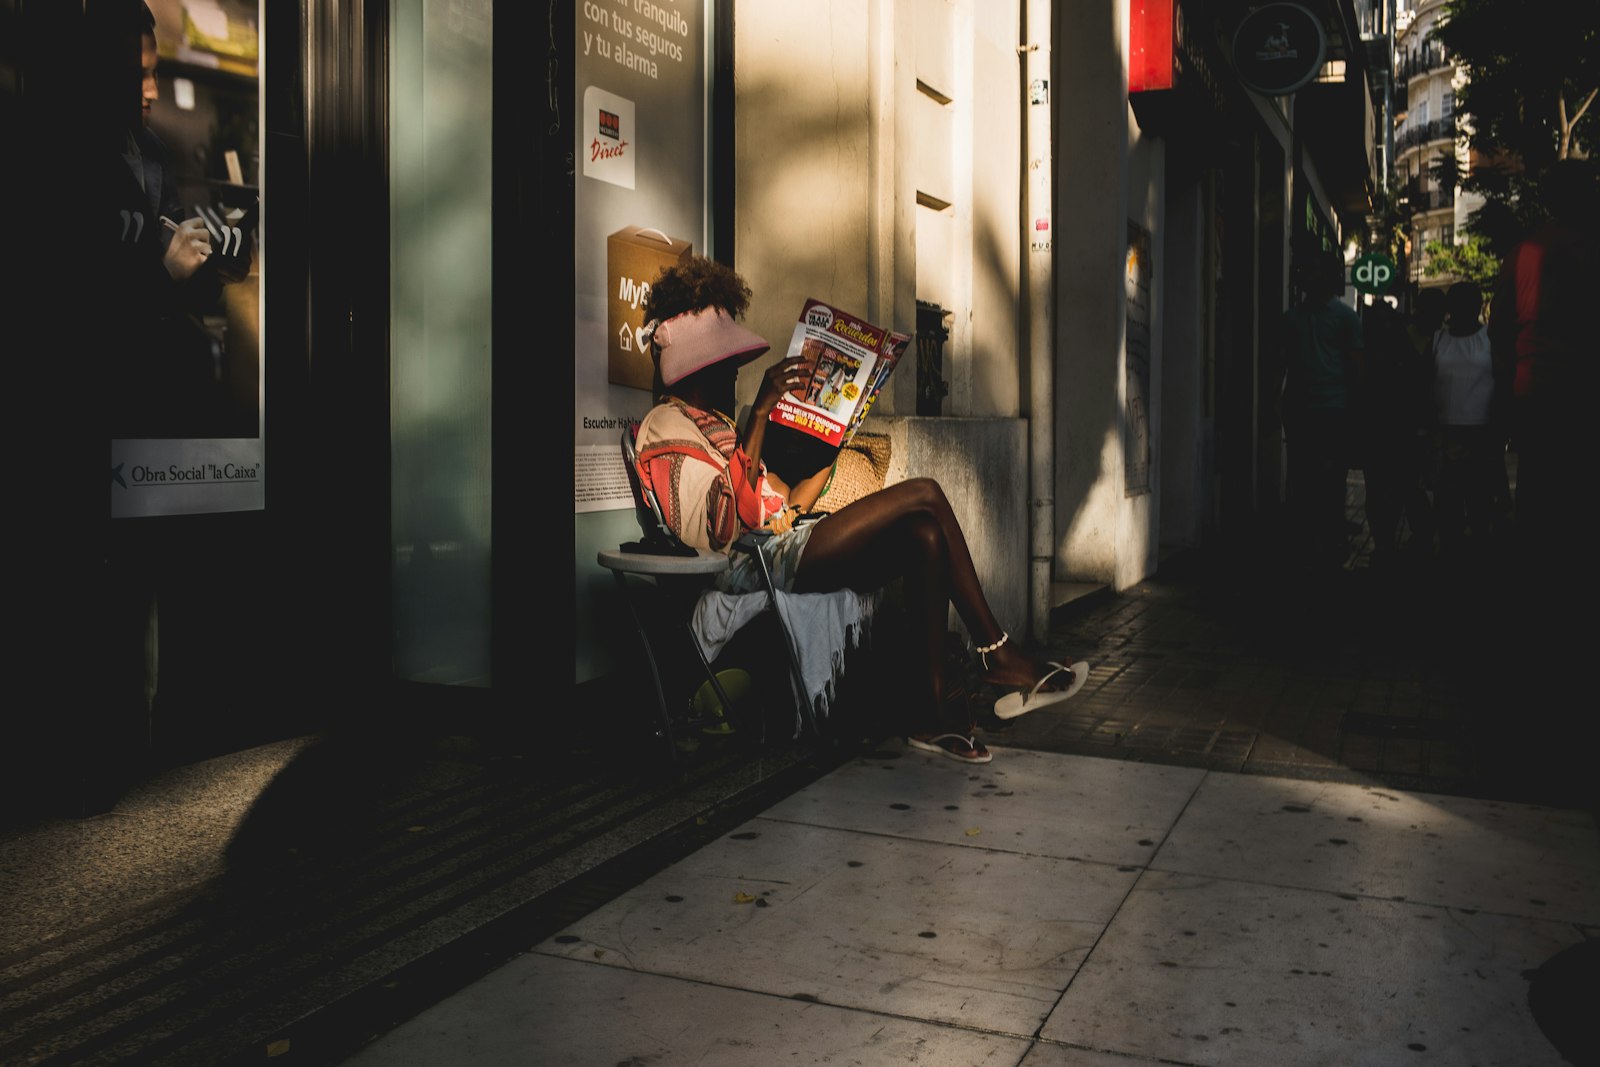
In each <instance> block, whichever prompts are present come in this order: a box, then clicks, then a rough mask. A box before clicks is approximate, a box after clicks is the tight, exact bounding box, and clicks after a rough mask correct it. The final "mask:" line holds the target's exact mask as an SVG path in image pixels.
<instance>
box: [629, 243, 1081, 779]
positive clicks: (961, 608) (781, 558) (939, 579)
mask: <svg viewBox="0 0 1600 1067" xmlns="http://www.w3.org/2000/svg"><path fill="white" fill-rule="evenodd" d="M749 299H750V291H749V289H748V288H747V287H746V285H745V283H744V280H743V279H742V278H741V277H740V276H739V275H738V274H736V273H735V272H734V271H733V270H732V269H731V268H729V267H726V266H724V265H722V264H720V263H716V262H714V261H712V260H710V259H706V258H703V257H693V258H691V259H689V260H686V261H684V262H683V263H681V264H679V265H678V266H676V267H673V268H670V269H668V270H667V271H665V272H664V273H663V274H662V275H661V276H660V277H658V278H657V280H656V281H655V283H654V284H653V285H652V286H651V288H650V296H649V302H648V305H647V307H646V319H647V320H649V321H650V322H652V323H653V324H657V325H656V326H655V329H654V332H653V335H652V341H651V349H652V353H653V356H654V358H655V360H656V364H657V373H658V377H659V379H660V382H661V385H662V389H661V391H660V392H661V396H660V400H659V402H658V403H657V404H656V406H655V407H654V408H652V409H651V410H650V412H649V414H647V415H646V416H645V418H644V421H643V422H642V423H641V424H640V426H639V433H638V443H639V450H640V457H641V465H642V467H643V468H644V469H643V470H642V471H641V476H642V478H643V479H644V480H645V481H646V482H647V483H648V484H650V485H653V486H654V487H655V488H656V491H657V494H658V495H659V496H660V497H661V499H662V503H663V507H664V510H665V511H666V515H667V521H668V522H669V524H671V526H672V528H673V530H674V532H676V533H677V534H678V536H679V537H680V538H681V539H682V540H683V541H685V542H686V543H688V544H690V545H694V546H695V547H697V548H701V549H707V550H711V551H717V552H726V551H728V549H729V546H730V545H731V544H732V543H733V541H734V540H736V539H737V538H738V537H739V536H740V535H741V534H742V533H743V532H744V531H745V530H750V529H756V528H760V527H770V528H772V529H774V530H776V531H778V532H777V534H776V536H775V537H774V539H773V542H772V544H771V546H770V548H769V558H770V560H771V564H772V569H773V573H774V578H775V580H776V581H777V582H778V584H779V585H780V587H781V588H783V589H784V590H785V591H789V592H796V593H812V592H831V591H834V590H839V589H846V588H848V589H853V590H856V591H858V592H863V593H868V592H873V591H875V590H878V589H881V588H883V587H884V586H886V585H887V584H889V583H890V582H892V581H894V580H896V579H903V581H904V599H905V603H906V607H907V610H908V613H909V615H910V618H911V619H912V621H913V626H914V627H915V628H916V630H917V634H916V636H915V637H914V639H913V641H912V642H911V644H912V650H913V653H914V655H915V660H916V662H915V669H914V671H913V673H911V674H910V675H908V677H909V678H911V679H912V680H913V685H914V687H915V688H914V693H913V698H914V700H915V701H916V702H917V704H918V705H919V707H918V708H917V711H916V715H917V718H918V719H919V720H920V721H921V722H922V723H924V724H926V726H927V727H928V730H927V732H925V733H920V734H915V735H913V736H912V737H911V738H910V739H909V740H910V743H911V744H912V745H913V746H915V747H918V748H921V749H923V750H926V751H932V752H939V753H943V754H945V755H948V756H950V757H951V758H954V759H957V760H961V761H964V762H968V763H986V762H988V760H989V758H990V756H989V752H988V750H987V749H986V748H985V747H984V745H983V743H982V742H981V741H979V740H978V739H977V738H976V736H974V729H975V725H974V723H973V721H972V717H971V711H970V708H969V707H968V705H967V703H966V701H965V700H960V699H956V698H957V697H958V695H959V694H958V692H957V690H958V689H959V685H958V684H957V681H958V680H957V679H953V678H950V677H947V676H946V669H947V665H946V664H945V663H944V661H943V658H942V655H941V653H942V651H943V649H944V646H945V634H946V622H947V618H948V612H949V606H950V605H951V604H954V605H955V608H956V611H957V613H958V614H959V615H960V616H961V619H962V621H963V623H965V624H966V627H967V631H968V633H969V634H970V635H971V637H972V639H973V640H974V641H975V642H979V645H978V651H979V653H980V655H981V657H982V666H983V669H984V674H985V680H986V681H987V682H988V683H990V684H993V685H996V686H1002V687H1020V688H1024V689H1029V688H1030V687H1035V686H1037V691H1036V692H1030V693H1029V694H1028V695H1027V696H1020V695H1018V694H1011V695H1009V696H1007V697H1005V698H1002V700H1001V702H1000V704H998V705H997V706H996V712H997V714H1000V715H1002V716H1003V717H1009V716H1010V715H1015V714H1021V713H1023V712H1026V711H1032V710H1034V709H1035V708H1036V707H1040V706H1043V705H1045V704H1048V703H1053V702H1054V701H1055V700H1059V699H1062V698H1064V696H1068V695H1071V693H1072V692H1075V691H1076V690H1077V689H1078V688H1079V687H1080V686H1081V685H1082V683H1083V681H1084V676H1085V674H1086V672H1087V665H1086V664H1082V663H1078V664H1074V665H1072V666H1071V667H1066V666H1062V665H1058V664H1044V663H1041V662H1040V661H1038V660H1037V659H1035V658H1034V657H1033V656H1031V655H1029V654H1027V653H1026V652H1024V651H1023V650H1022V649H1021V648H1019V647H1018V646H1017V644H1016V643H1014V642H1011V641H1010V640H1009V639H1008V638H1007V635H1006V633H1005V631H1004V630H1003V629H1002V628H1001V626H1000V623H999V621H998V620H997V619H996V618H995V616H994V613H993V611H992V610H991V609H990V607H989V604H988V602H987V600H985V598H984V593H983V589H982V587H981V585H980V583H979V580H978V575H977V572H976V570H975V568H974V566H973V562H972V556H971V554H970V552H969V551H968V548H967V542H966V538H965V536H964V535H963V534H962V531H961V527H960V524H959V523H958V522H957V520H956V517H955V514H954V513H953V512H952V511H951V508H950V503H949V501H948V500H947V499H946V498H945V495H944V492H943V491H942V490H941V489H940V487H939V484H938V483H937V482H935V481H934V480H932V479H930V478H912V479H908V480H906V481H903V482H898V483H895V484H893V485H890V486H886V487H884V488H882V489H879V490H877V491H876V492H873V493H869V494H868V495H866V496H864V497H861V498H860V499H858V500H856V501H854V502H853V503H851V504H848V505H846V506H845V507H843V508H841V509H840V510H839V511H837V512H835V513H833V514H831V515H828V516H826V517H824V518H822V519H820V520H817V521H815V522H812V523H808V524H801V525H797V526H796V525H791V521H792V517H793V515H794V514H795V513H796V512H797V511H805V510H806V509H808V508H809V507H810V506H811V505H812V504H813V503H814V502H815V501H816V498H817V496H818V495H819V494H820V493H821V490H822V485H823V482H824V481H825V479H826V476H827V474H828V470H827V469H826V468H824V469H823V470H821V471H818V472H817V473H816V474H815V475H812V476H810V477H808V478H805V479H803V480H801V481H800V482H799V483H798V484H796V485H794V486H792V487H791V486H788V485H785V484H783V482H782V480H781V479H778V478H777V477H776V476H774V475H772V474H770V473H769V472H768V471H767V469H766V467H765V464H763V462H762V460H761V453H762V445H763V442H764V440H765V436H766V430H767V423H768V418H769V416H770V415H771V413H772V410H773V408H774V406H775V405H776V403H777V399H778V397H779V396H781V395H782V394H783V393H785V392H787V391H789V390H791V389H793V388H795V387H796V386H797V385H799V384H802V383H803V382H805V380H806V370H805V367H804V360H803V358H801V357H796V358H793V359H783V360H780V361H778V362H777V363H774V364H773V365H772V366H771V367H769V368H768V369H767V371H766V373H765V375H764V376H763V378H762V382H761V387H760V390H759V392H758V393H757V395H756V400H755V403H754V405H753V407H752V408H751V410H750V413H749V416H748V421H747V422H746V423H745V426H744V428H743V429H742V430H741V429H739V428H737V427H736V426H735V424H734V421H733V419H732V418H730V417H729V416H728V415H727V414H725V412H728V411H731V410H733V408H734V386H735V382H736V379H737V376H738V369H739V367H740V366H742V365H743V364H745V363H747V362H749V361H750V360H752V359H754V358H756V357H757V356H759V355H761V354H762V353H764V352H766V351H767V348H768V345H767V343H766V342H765V341H764V340H762V339H761V338H760V337H758V336H756V335H755V334H753V333H751V332H750V331H749V330H747V329H745V328H744V327H743V326H741V325H739V324H738V322H737V321H736V320H737V319H738V318H739V317H740V316H742V315H743V314H744V311H745V308H746V307H747V305H748V303H749ZM749 563H750V561H749V560H748V559H743V558H741V559H740V560H739V561H737V562H736V563H735V565H734V567H733V568H731V569H730V570H729V571H728V572H727V575H726V577H725V579H724V580H723V583H722V584H723V587H724V589H725V590H727V591H730V592H743V591H749V590H754V589H756V588H759V586H758V585H757V584H756V583H757V581H758V578H757V577H756V575H755V573H754V572H753V571H752V569H751V567H750V566H747V565H746V564H749ZM952 708H953V710H952Z"/></svg>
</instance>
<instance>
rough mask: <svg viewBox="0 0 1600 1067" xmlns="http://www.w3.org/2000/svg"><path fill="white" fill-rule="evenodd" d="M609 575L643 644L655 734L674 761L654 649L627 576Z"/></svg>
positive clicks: (669, 720) (668, 713) (675, 749)
mask: <svg viewBox="0 0 1600 1067" xmlns="http://www.w3.org/2000/svg"><path fill="white" fill-rule="evenodd" d="M611 576H612V577H613V578H615V579H616V580H617V585H618V587H619V588H620V589H621V591H622V599H623V600H624V601H626V602H627V605H628V614H629V616H631V617H632V619H633V629H634V632H635V633H637V634H638V635H639V643H640V644H641V645H643V646H644V658H645V662H647V663H649V664H650V681H651V684H653V685H654V686H655V690H656V704H657V706H658V707H659V708H660V709H661V727H660V729H659V730H657V731H656V734H657V736H658V737H661V738H662V739H663V740H665V741H666V743H667V754H668V755H669V756H671V758H672V759H673V761H674V762H676V760H677V758H678V743H677V740H676V738H674V737H673V736H672V712H671V710H670V709H669V708H668V707H667V691H666V689H665V688H664V687H663V686H662V684H661V670H660V668H658V667H657V666H656V655H655V649H654V647H653V646H652V645H651V643H650V634H649V632H648V631H647V630H646V628H645V625H644V620H643V619H642V618H640V617H639V608H638V606H637V605H636V604H634V602H633V590H632V588H630V586H629V585H628V580H627V578H625V577H623V574H622V572H621V571H612V572H611ZM695 651H696V653H698V652H699V646H698V645H696V646H695ZM701 661H702V662H704V657H701Z"/></svg>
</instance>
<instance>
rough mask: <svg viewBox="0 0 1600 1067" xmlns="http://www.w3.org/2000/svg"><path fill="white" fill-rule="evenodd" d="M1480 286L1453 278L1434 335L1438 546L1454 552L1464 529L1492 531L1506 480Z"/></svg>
mask: <svg viewBox="0 0 1600 1067" xmlns="http://www.w3.org/2000/svg"><path fill="white" fill-rule="evenodd" d="M1482 312H1483V291H1482V290H1481V289H1479V288H1478V286H1477V285H1476V284H1475V283H1473V282H1465V281H1463V282H1456V283H1455V284H1454V285H1452V286H1451V287H1450V289H1449V291H1448V292H1447V293H1446V294H1445V315H1446V318H1445V325H1444V326H1443V327H1442V328H1441V329H1440V330H1439V331H1438V332H1436V333H1435V334H1434V335H1433V368H1434V379H1433V405H1434V416H1435V419H1436V421H1437V426H1438V434H1439V473H1438V482H1437V485H1436V489H1435V494H1434V509H1435V513H1436V515H1437V518H1438V531H1439V547H1440V550H1441V552H1443V553H1445V554H1446V555H1456V554H1459V552H1460V550H1461V549H1462V548H1463V547H1464V545H1465V542H1466V539H1467V537H1468V536H1473V537H1478V538H1481V537H1487V536H1489V535H1490V534H1492V533H1493V529H1494V524H1495V522H1496V520H1497V517H1498V516H1497V509H1498V507H1499V502H1500V500H1501V498H1502V493H1503V486H1504V485H1505V483H1506V468H1505V437H1504V433H1503V432H1502V430H1501V427H1500V423H1501V422H1502V408H1503V406H1504V405H1503V403H1502V393H1503V391H1504V390H1503V389H1502V383H1501V380H1500V379H1501V378H1502V377H1503V376H1502V375H1500V374H1498V373H1497V369H1496V367H1495V363H1494V360H1493V359H1492V358H1491V355H1490V347H1489V331H1488V330H1487V329H1485V328H1484V325H1483V322H1482V319H1481V315H1482Z"/></svg>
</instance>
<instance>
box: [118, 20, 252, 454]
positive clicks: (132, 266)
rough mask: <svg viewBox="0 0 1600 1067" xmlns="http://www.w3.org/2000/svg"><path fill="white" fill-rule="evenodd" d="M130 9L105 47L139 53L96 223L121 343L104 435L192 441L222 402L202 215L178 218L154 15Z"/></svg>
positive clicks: (213, 281) (216, 291)
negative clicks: (206, 324) (205, 318)
mask: <svg viewBox="0 0 1600 1067" xmlns="http://www.w3.org/2000/svg"><path fill="white" fill-rule="evenodd" d="M133 10H134V12H135V14H134V16H133V20H132V21H131V22H129V23H124V24H123V25H122V26H120V27H118V28H116V30H114V31H113V32H114V34H115V37H116V40H115V41H113V42H112V43H113V46H114V47H120V46H121V43H122V42H126V47H127V48H128V50H129V52H130V53H132V54H136V55H137V56H138V57H139V82H138V91H137V96H136V97H134V96H133V93H132V88H133V87H132V86H131V85H130V86H129V87H128V92H129V95H130V101H131V100H132V99H137V101H138V107H137V110H134V109H133V108H132V107H131V106H130V107H129V108H128V109H127V112H126V115H127V120H126V123H125V124H124V125H123V126H122V127H121V128H120V129H117V130H116V131H115V132H114V133H113V134H112V137H114V141H113V142H112V143H110V144H108V145H107V146H106V148H107V150H108V156H114V157H115V158H108V159H107V169H106V173H105V174H104V175H103V180H104V183H105V184H104V187H103V190H102V193H103V196H104V198H105V202H106V207H107V209H108V210H103V211H102V213H101V215H100V216H99V223H98V224H99V225H100V226H101V227H103V228H104V229H103V232H105V233H106V236H109V237H110V238H111V239H112V244H113V245H114V248H115V252H114V253H113V263H112V266H113V267H114V268H115V269H114V270H113V271H112V272H111V273H110V275H109V277H108V278H107V281H108V282H109V284H110V285H111V286H113V287H115V290H116V291H115V292H114V293H110V294H107V295H108V297H109V298H110V299H111V300H112V301H114V302H116V303H118V304H120V305H121V311H122V313H123V316H124V317H123V318H122V319H121V320H120V321H123V322H125V323H126V324H127V328H126V332H125V337H126V344H124V345H123V346H121V347H120V348H119V350H118V351H116V352H113V353H109V354H108V356H107V359H106V366H107V372H108V379H107V380H108V385H109V395H110V398H111V404H110V409H109V410H110V412H111V416H112V425H111V426H110V428H109V429H110V436H112V437H201V436H207V431H208V430H209V429H210V428H211V427H209V426H208V425H206V424H205V422H204V419H205V417H206V413H207V412H208V411H210V410H212V409H214V408H215V407H216V405H217V404H218V403H219V402H220V400H221V398H222V397H221V393H220V390H221V380H220V378H221V375H220V365H219V357H220V350H219V348H218V347H217V345H216V343H215V342H214V341H213V340H212V338H211V337H210V336H209V335H208V334H207V333H205V331H204V330H203V329H202V328H201V327H200V326H199V325H198V323H197V322H196V321H195V320H196V316H198V315H200V314H202V313H205V312H207V311H210V310H212V309H214V308H215V307H216V306H217V304H218V301H219V299H220V296H221V292H222V287H221V279H220V278H219V277H218V275H217V273H216V272H215V271H214V270H212V269H210V268H209V267H208V260H209V259H210V257H211V254H212V247H211V234H210V231H209V229H208V228H207V226H206V224H205V221H204V220H203V219H201V218H198V217H191V218H185V217H184V216H185V211H184V209H183V208H182V206H181V205H180V203H179V201H178V198H177V192H178V190H177V186H176V183H175V181H174V177H173V174H172V171H171V167H170V164H169V159H168V153H167V149H166V146H165V145H164V144H163V143H162V142H161V140H160V138H158V137H157V136H156V135H155V133H153V132H152V131H151V130H150V128H149V123H150V108H151V104H152V103H153V102H154V101H155V100H156V99H157V94H158V88H157V78H156V67H157V64H158V62H159V58H158V52H157V49H156V37H155V17H154V15H152V14H151V12H150V8H149V7H148V6H147V5H145V4H139V5H138V6H137V7H135V8H133ZM118 31H120V32H118ZM135 49H136V52H135V51H134V50H135ZM112 61H113V62H114V61H115V58H114V57H113V60H112Z"/></svg>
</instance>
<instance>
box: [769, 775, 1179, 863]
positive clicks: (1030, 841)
mask: <svg viewBox="0 0 1600 1067" xmlns="http://www.w3.org/2000/svg"><path fill="white" fill-rule="evenodd" d="M895 750H898V748H897V749H895ZM904 751H905V755H904V756H902V757H901V758H899V759H889V760H869V759H862V760H856V761H854V762H852V763H850V764H847V765H846V766H844V767H841V768H839V769H838V770H836V771H834V772H833V773H831V774H829V775H828V776H827V777H826V778H824V779H822V780H821V781H819V782H816V783H814V784H813V785H811V786H810V787H809V788H806V789H802V790H800V791H799V792H797V793H795V794H794V795H792V796H790V797H788V798H786V799H784V800H782V801H779V802H778V803H777V804H776V805H775V806H773V807H771V808H769V809H768V810H767V811H766V812H765V813H764V815H765V817H767V818H770V819H781V820H784V821H788V822H799V823H808V824H812V825H816V826H829V827H834V828H837V829H843V830H860V831H864V832H867V833H874V834H889V835H893V836H896V837H906V838H915V839H918V840H924V841H940V842H945V843H947V844H954V845H978V846H980V847H983V848H992V849H1003V850H1006V851H1010V852H1028V853H1034V854H1037V855H1041V856H1054V857H1057V858H1062V859H1084V860H1093V861H1096V862H1099V863H1110V864H1116V865H1138V866H1143V865H1144V864H1146V863H1148V862H1149V860H1150V857H1151V856H1153V855H1154V854H1155V848H1156V845H1157V844H1159V843H1160V841H1161V839H1162V838H1163V837H1165V836H1166V834H1167V831H1168V830H1170V829H1171V828H1172V826H1173V824H1174V823H1175V822H1176V821H1177V819H1178V815H1179V813H1180V812H1181V811H1183V807H1184V805H1185V804H1187V803H1188V802H1189V798H1190V797H1191V796H1192V795H1193V794H1194V791H1195V788H1196V787H1197V786H1198V785H1199V784H1200V780H1201V779H1202V778H1203V777H1204V772H1203V771H1200V770H1195V769H1193V768H1188V767H1169V766H1158V765H1154V764H1139V763H1129V762H1127V761H1125V760H1103V759H1093V758H1090V757H1087V756H1065V755H1059V754H1056V753H1048V752H1029V751H1024V750H1022V749H1006V748H1000V747H997V746H992V747H991V751H992V752H993V753H994V762H992V763H988V764H984V765H982V766H979V767H970V766H962V765H960V764H958V763H956V762H955V761H953V760H950V759H946V758H944V757H943V756H932V755H929V754H925V753H922V752H920V751H917V750H915V749H906V750H904ZM974 827H978V828H981V831H982V833H981V836H974V835H971V834H969V832H968V831H970V830H971V829H973V828H974Z"/></svg>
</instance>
